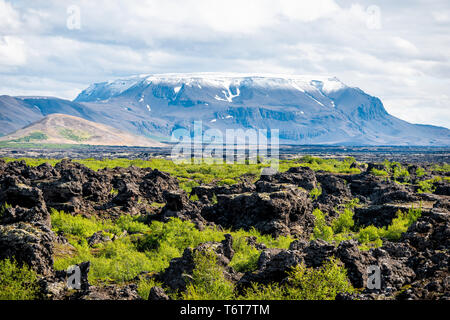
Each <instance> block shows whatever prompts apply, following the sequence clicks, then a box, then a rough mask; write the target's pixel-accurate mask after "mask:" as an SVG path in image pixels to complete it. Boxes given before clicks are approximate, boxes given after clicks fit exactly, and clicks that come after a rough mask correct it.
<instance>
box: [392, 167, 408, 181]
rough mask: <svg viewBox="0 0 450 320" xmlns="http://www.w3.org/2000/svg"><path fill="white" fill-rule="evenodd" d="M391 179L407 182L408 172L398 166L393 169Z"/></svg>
mask: <svg viewBox="0 0 450 320" xmlns="http://www.w3.org/2000/svg"><path fill="white" fill-rule="evenodd" d="M392 177H393V178H394V180H401V181H404V182H406V181H409V179H410V175H409V171H408V170H407V169H405V168H403V167H402V166H401V165H400V164H398V165H396V166H394V167H393V173H392Z"/></svg>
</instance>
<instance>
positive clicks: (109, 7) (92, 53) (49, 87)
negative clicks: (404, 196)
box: [0, 0, 450, 126]
mask: <svg viewBox="0 0 450 320" xmlns="http://www.w3.org/2000/svg"><path fill="white" fill-rule="evenodd" d="M374 3H376V4H377V6H373V4H374ZM68 5H77V6H79V7H80V10H81V30H69V29H67V27H66V19H67V7H68ZM449 12H450V4H449V2H448V0H436V1H433V2H430V3H428V2H427V3H424V2H422V1H412V2H410V3H408V6H405V5H399V4H397V3H394V2H392V1H388V0H380V1H377V2H373V1H371V0H342V1H339V2H338V1H335V0H317V1H298V0H278V1H276V0H229V1H224V0H128V1H119V0H99V1H95V2H94V1H89V0H73V1H71V2H70V4H68V3H67V2H64V1H59V0H34V1H33V2H30V1H25V0H15V1H12V0H0V73H1V76H0V89H1V92H0V94H19V93H23V94H27V93H28V91H30V92H32V93H33V94H37V93H38V91H39V89H38V86H39V83H40V82H39V81H37V80H36V79H45V80H43V81H42V82H41V83H43V84H44V83H45V88H43V89H42V90H45V92H47V93H52V94H54V95H59V96H61V97H65V98H74V97H75V95H76V92H75V90H70V88H71V86H72V88H77V90H78V89H79V88H83V87H86V86H87V85H89V84H90V83H92V82H97V81H103V80H107V79H114V78H115V77H121V76H125V75H131V74H140V73H152V72H155V73H162V72H196V71H199V72H206V71H232V72H258V73H267V72H273V73H289V74H294V73H297V74H302V73H308V74H327V75H335V76H337V77H338V78H340V79H341V80H343V81H344V82H346V83H348V84H349V85H351V86H357V87H360V88H362V89H363V90H365V91H366V92H368V93H369V94H373V95H376V96H378V97H380V98H381V99H382V101H385V102H386V108H387V109H388V110H389V111H390V112H392V113H393V114H395V115H401V116H402V117H406V118H405V119H408V120H409V119H412V120H414V121H417V119H421V121H422V122H429V123H433V124H445V125H447V126H448V123H449V122H450V120H449V115H448V112H446V111H445V110H447V109H449V108H448V104H447V101H448V99H447V100H446V99H443V98H442V95H445V94H448V88H449V87H450V80H449V79H450V51H449V50H448V46H449V45H450V34H449V33H448V30H449V29H450V19H449ZM13 79H22V80H23V79H33V81H32V82H33V83H35V85H32V86H31V85H29V86H26V85H20V84H21V83H23V82H22V81H19V80H18V81H13ZM25 83H29V82H27V81H26V82H25ZM43 92H44V91H43ZM442 101H446V102H445V103H442ZM420 106H423V107H424V108H427V109H426V110H427V112H422V111H423V109H422V111H421V108H420ZM405 110H409V111H405ZM443 110H444V111H443ZM438 114H441V116H437V115H438Z"/></svg>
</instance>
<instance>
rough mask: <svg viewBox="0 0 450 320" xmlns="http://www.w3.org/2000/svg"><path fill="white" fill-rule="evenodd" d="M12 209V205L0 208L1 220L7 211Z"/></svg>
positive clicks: (4, 205) (5, 204)
mask: <svg viewBox="0 0 450 320" xmlns="http://www.w3.org/2000/svg"><path fill="white" fill-rule="evenodd" d="M9 208H11V205H9V204H8V203H6V202H5V203H4V204H2V205H1V206H0V219H1V218H2V217H3V215H4V214H5V212H6V210H7V209H9Z"/></svg>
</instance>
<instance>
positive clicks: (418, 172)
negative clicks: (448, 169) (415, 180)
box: [416, 167, 427, 178]
mask: <svg viewBox="0 0 450 320" xmlns="http://www.w3.org/2000/svg"><path fill="white" fill-rule="evenodd" d="M426 174H427V172H426V171H425V169H424V168H422V167H418V168H417V169H416V176H418V177H419V178H420V177H423V176H424V175H426Z"/></svg>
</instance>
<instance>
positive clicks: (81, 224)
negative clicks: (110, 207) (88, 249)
mask: <svg viewBox="0 0 450 320" xmlns="http://www.w3.org/2000/svg"><path fill="white" fill-rule="evenodd" d="M51 219H52V227H53V230H54V231H55V232H63V233H64V234H66V235H67V234H70V235H75V236H79V237H82V238H86V237H90V236H92V235H93V234H94V233H96V232H97V231H101V230H114V229H115V228H114V225H113V224H112V223H111V221H109V220H105V221H100V220H97V219H96V218H90V219H87V218H84V217H82V216H72V215H70V214H68V213H65V212H63V211H57V210H55V209H52V210H51Z"/></svg>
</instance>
